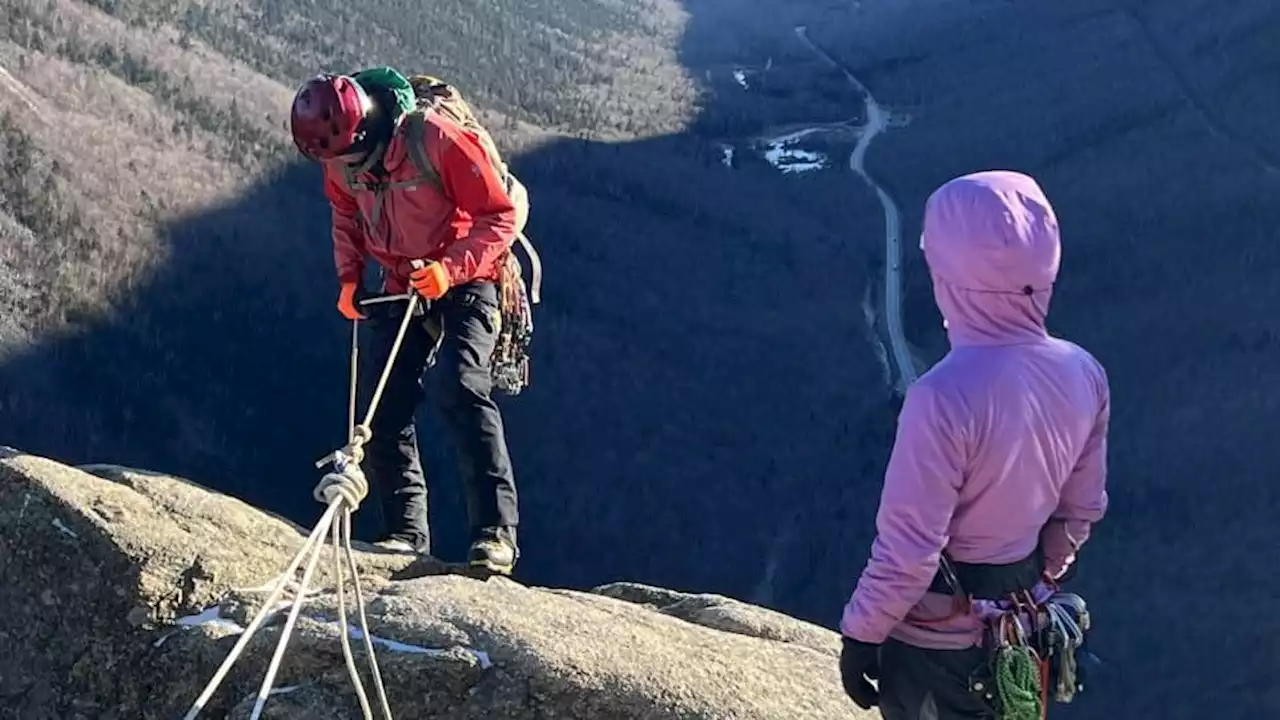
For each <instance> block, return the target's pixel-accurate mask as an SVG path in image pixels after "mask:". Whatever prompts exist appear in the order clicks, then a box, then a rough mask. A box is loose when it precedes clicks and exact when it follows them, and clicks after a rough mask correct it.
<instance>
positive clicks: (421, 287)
mask: <svg viewBox="0 0 1280 720" xmlns="http://www.w3.org/2000/svg"><path fill="white" fill-rule="evenodd" d="M409 282H410V284H412V285H413V289H414V290H417V291H418V294H419V295H421V296H422V297H424V298H426V299H428V300H439V299H440V298H442V297H444V294H445V293H447V292H449V273H448V272H447V271H446V270H445V269H444V266H443V265H441V264H440V263H438V262H433V263H428V264H427V265H425V266H423V267H420V268H418V269H417V270H414V271H413V272H412V273H410V274H409Z"/></svg>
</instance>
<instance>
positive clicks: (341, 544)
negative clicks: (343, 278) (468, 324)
mask: <svg viewBox="0 0 1280 720" xmlns="http://www.w3.org/2000/svg"><path fill="white" fill-rule="evenodd" d="M408 301H409V302H408V307H407V309H406V310H405V314H404V319H403V320H402V321H401V323H400V329H399V332H398V333H397V334H396V339H395V342H394V343H393V344H392V346H391V352H390V354H389V355H388V357H387V362H386V365H385V366H384V367H383V369H382V376H381V377H380V378H379V379H378V385H377V387H376V388H375V389H374V393H373V398H372V399H371V400H370V401H369V408H368V410H367V412H366V414H365V417H364V422H362V423H360V424H359V425H357V424H356V422H355V417H356V382H357V369H358V366H357V363H358V361H359V336H358V331H359V326H360V321H359V320H353V321H352V324H351V392H350V402H349V404H348V412H347V419H348V427H349V428H350V431H349V433H348V435H347V444H346V445H345V446H344V447H342V448H341V449H338V450H335V451H334V452H332V453H330V454H329V455H327V456H325V457H324V458H321V459H320V460H319V461H317V462H316V467H317V468H319V467H323V466H324V465H326V464H328V463H333V466H334V471H333V472H330V473H328V474H326V475H325V476H324V477H323V478H321V480H320V482H319V483H318V484H317V485H316V487H315V490H314V491H313V492H312V496H313V497H315V499H316V500H317V501H319V502H322V503H324V504H325V505H326V506H327V507H326V508H325V511H324V514H323V515H321V516H320V520H319V521H318V522H317V523H316V525H315V527H314V528H312V530H311V534H310V535H308V536H307V539H306V541H305V542H304V543H303V544H302V547H301V548H300V549H299V550H298V552H297V553H296V554H295V555H294V556H293V559H292V560H291V561H290V562H289V567H288V568H286V569H285V571H284V572H283V573H282V574H281V575H280V576H279V577H278V578H277V579H276V581H275V583H274V584H273V585H272V587H271V592H270V593H269V594H268V596H267V599H266V600H265V601H264V602H263V604H262V607H261V609H259V610H258V613H257V614H256V615H255V616H254V618H253V621H252V622H250V623H249V627H248V628H246V629H245V631H244V632H243V633H241V635H240V638H239V639H238V640H237V641H236V644H235V646H234V647H232V648H231V652H230V653H228V654H227V657H226V658H225V659H224V660H223V661H222V665H221V666H219V668H218V670H217V672H215V673H214V675H213V677H212V678H211V679H210V680H209V683H208V684H207V685H206V686H205V688H204V691H203V692H201V693H200V696H199V697H197V698H196V701H195V703H193V704H192V706H191V709H190V710H189V711H188V712H187V714H186V716H185V717H184V720H195V718H196V717H197V716H198V715H199V714H200V711H201V710H202V709H204V707H205V705H207V704H208V702H209V700H210V698H212V697H213V694H214V692H216V691H217V689H218V686H219V685H220V684H221V683H222V681H223V679H224V678H226V676H227V673H228V672H229V671H230V670H231V667H232V666H233V665H234V664H235V662H236V660H238V659H239V658H240V654H241V653H242V652H244V649H245V647H247V646H248V644H249V641H250V639H252V637H253V634H254V633H255V632H257V631H258V628H260V627H261V626H262V624H263V622H264V621H265V620H266V618H267V616H268V615H269V614H270V613H271V609H272V608H273V607H274V606H275V605H276V603H277V602H278V601H279V599H280V597H281V595H283V594H284V591H285V588H286V586H288V585H291V584H293V580H294V576H295V573H297V571H298V567H299V566H300V565H302V564H303V562H304V560H305V562H306V566H305V568H304V569H303V572H302V580H301V582H300V583H298V587H297V590H296V592H295V594H294V599H293V603H292V607H290V609H289V617H288V618H287V619H286V620H285V624H284V629H283V630H282V631H281V633H280V640H279V642H277V643H276V650H275V653H274V654H273V655H272V657H271V664H270V665H269V666H268V667H267V673H266V676H265V677H263V679H262V685H261V686H259V688H258V695H257V699H256V701H255V703H254V706H253V713H252V714H251V715H250V716H249V717H250V720H259V718H260V717H261V715H262V710H263V708H264V707H265V706H266V702H267V698H268V697H269V696H270V695H271V687H272V685H273V683H274V682H275V678H276V674H277V673H278V672H279V670H280V663H281V661H282V660H283V659H284V652H285V648H286V647H287V646H288V644H289V639H290V637H291V636H292V634H293V629H294V626H295V624H296V623H297V621H298V615H299V613H301V611H302V605H303V603H304V602H305V600H306V597H307V594H308V588H309V587H310V584H311V576H312V573H313V572H314V571H315V568H316V565H317V564H318V563H319V561H320V555H321V553H322V552H323V550H324V544H325V541H324V538H325V537H326V536H328V538H329V539H330V541H331V546H332V548H333V571H334V582H335V584H336V588H337V599H338V628H339V631H340V637H341V643H342V655H343V658H344V660H345V661H346V666H347V674H348V675H349V676H350V677H351V682H352V685H354V686H355V691H356V696H357V697H358V698H359V701H360V709H361V711H362V713H363V715H364V719H365V720H373V711H372V709H371V708H370V705H369V699H368V696H367V694H366V692H365V689H364V684H363V683H362V682H361V680H360V673H359V672H358V671H357V669H356V662H355V656H354V654H353V653H352V651H351V642H350V638H349V634H350V627H349V625H348V622H347V607H346V597H345V593H344V590H343V584H344V582H345V573H344V567H343V566H344V564H345V566H346V567H345V570H346V572H349V573H350V575H351V582H352V585H353V588H352V589H353V591H354V594H355V600H356V612H357V614H358V616H359V619H360V629H361V635H362V636H363V638H364V648H365V653H366V654H367V655H368V658H369V669H370V672H371V674H372V675H373V681H374V686H375V688H376V689H377V691H378V704H379V706H380V707H379V709H380V710H381V711H382V716H383V717H384V718H385V719H386V720H393V718H392V716H391V708H390V705H389V704H388V702H387V693H386V688H385V687H384V686H383V683H382V674H381V672H380V671H379V670H378V660H377V657H376V655H375V654H374V649H373V640H372V636H371V635H370V634H369V622H368V617H367V616H366V614H365V607H364V595H363V594H362V593H361V591H360V574H359V569H358V567H357V565H356V560H355V555H354V554H353V553H352V550H351V514H352V513H353V512H355V511H356V510H357V509H359V507H360V503H361V502H362V501H363V500H364V499H365V498H366V497H367V496H368V494H369V481H368V480H367V479H366V478H365V476H364V472H363V471H361V469H360V462H361V461H362V460H363V459H364V445H365V444H366V443H368V442H369V440H370V439H372V438H373V431H372V430H371V429H370V424H371V423H372V421H373V415H374V413H375V412H376V411H377V407H378V403H379V401H380V400H381V399H382V391H383V389H384V388H385V387H386V383H387V378H388V376H389V375H390V374H391V367H392V364H393V363H394V362H395V358H396V356H397V355H398V354H399V352H400V345H401V343H402V342H403V340H404V336H405V333H406V331H407V330H408V328H409V323H410V321H411V320H412V318H413V314H414V311H415V310H416V308H417V302H418V296H417V294H414V293H411V294H410V296H409V298H408ZM344 558H345V561H346V562H345V563H344V562H343V560H344Z"/></svg>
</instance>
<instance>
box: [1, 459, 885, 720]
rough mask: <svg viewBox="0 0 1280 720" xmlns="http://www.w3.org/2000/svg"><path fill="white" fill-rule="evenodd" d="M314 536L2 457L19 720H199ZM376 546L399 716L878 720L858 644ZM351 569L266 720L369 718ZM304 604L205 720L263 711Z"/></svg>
mask: <svg viewBox="0 0 1280 720" xmlns="http://www.w3.org/2000/svg"><path fill="white" fill-rule="evenodd" d="M305 535H306V529H304V528H299V527H297V526H295V525H292V524H291V523H288V522H286V521H284V520H281V519H279V518H277V517H274V516H271V515H269V514H267V513H264V512H262V511H259V510H257V509H255V508H253V507H251V506H249V505H247V504H245V503H242V502H240V501H238V500H235V499H233V498H230V497H226V496H223V495H219V494H217V493H214V492H211V491H208V490H206V489H204V488H201V487H199V486H197V485H194V484H192V483H190V482H187V481H184V480H181V479H178V478H172V477H167V476H163V475H156V474H153V473H147V472H143V471H137V470H131V469H127V468H121V467H115V466H91V467H84V468H72V467H68V466H66V465H62V464H59V463H57V462H54V461H52V460H48V459H44V458H40V457H35V456H31V455H25V454H22V453H19V452H17V451H11V450H5V451H3V452H0V647H3V648H4V653H3V656H0V719H3V720H9V719H10V718H14V719H16V718H22V719H23V720H44V719H45V718H49V719H52V718H59V719H66V720H72V719H78V718H83V719H85V720H88V719H90V718H94V719H97V718H102V719H116V718H118V719H121V720H123V719H125V718H130V719H133V718H147V719H150V718H157V719H159V718H164V719H166V720H168V719H169V718H176V717H181V716H182V715H183V714H184V713H185V712H186V711H187V710H188V708H190V706H191V704H192V703H193V702H194V701H195V699H196V697H197V696H198V695H199V694H200V692H201V690H203V688H204V686H205V684H206V683H207V682H208V681H209V679H210V678H211V677H212V676H213V674H214V672H215V671H216V669H217V667H218V665H219V664H220V663H221V662H222V660H223V658H225V657H226V655H227V653H228V652H229V651H230V649H231V647H232V646H233V645H234V644H235V642H236V640H237V639H238V637H239V636H240V635H241V633H242V632H243V628H244V627H246V626H247V625H248V623H249V621H250V619H251V618H252V617H253V615H254V613H255V612H256V611H257V609H258V608H259V607H261V603H262V602H263V601H264V600H265V598H266V594H267V592H266V590H267V589H268V588H269V586H270V585H271V584H272V583H273V581H274V580H275V579H276V578H277V577H278V576H279V574H280V573H281V572H282V571H283V570H285V568H286V567H287V565H288V563H289V560H290V559H291V558H292V557H293V555H294V553H295V552H297V550H298V549H299V548H300V547H301V545H302V542H303V540H304V539H305ZM356 545H357V546H358V547H357V550H358V552H357V553H356V555H357V564H358V565H359V567H360V570H361V582H362V590H363V591H364V599H365V602H366V605H367V610H368V615H369V623H370V633H371V635H372V636H373V637H374V638H375V640H374V642H375V646H376V647H377V659H378V664H379V667H380V669H381V674H382V677H383V680H384V682H385V685H386V689H387V695H388V698H389V701H390V706H391V710H392V712H393V714H394V716H395V717H396V718H457V719H460V720H461V719H471V718H474V719H476V720H479V719H480V718H486V719H492V720H501V719H504V718H511V719H521V720H523V719H526V718H527V719H529V720H533V719H534V718H538V719H544V720H552V719H560V718H565V719H568V718H586V719H596V718H599V719H601V720H605V719H610V720H613V719H617V720H622V719H624V718H708V719H710V718H725V719H728V718H734V719H747V720H750V719H753V718H759V719H761V720H763V719H765V718H769V719H770V720H774V719H777V720H791V719H796V720H799V719H802V718H823V719H824V720H827V719H832V718H864V717H865V718H872V717H876V715H875V714H872V713H862V712H861V711H859V710H857V708H856V707H854V706H853V705H852V703H850V702H849V701H848V699H846V698H845V697H844V694H843V692H842V691H841V689H840V680H839V675H838V672H837V657H838V655H839V647H840V645H839V638H838V637H837V635H836V634H835V633H833V632H831V631H829V630H825V629H823V628H819V627H817V626H814V625H811V624H808V623H804V622H801V621H798V620H795V619H793V618H790V617H787V616H785V615H781V614H778V613H775V612H772V611H769V610H765V609H763V608H759V607H755V606H751V605H747V604H745V603H740V602H737V601H734V600H731V599H728V598H724V597H720V596H715V595H689V594H684V593H677V592H673V591H669V590H662V589H659V588H650V587H645V586H641V585H633V584H628V583H620V584H614V585H607V586H603V587H600V588H597V589H596V590H594V591H592V592H579V591H570V590H559V589H547V588H531V587H525V586H522V585H520V584H518V583H516V582H514V581H511V580H508V579H504V578H491V579H489V580H487V581H486V580H480V579H475V578H471V577H465V576H461V575H453V574H449V568H448V567H447V566H445V565H444V564H441V563H437V562H435V561H433V560H431V559H429V558H427V559H421V560H418V561H416V562H415V561H411V559H409V558H407V557H405V556H401V555H394V554H382V553H377V552H373V550H374V548H372V547H370V546H365V545H361V544H359V543H357V544H356ZM331 563H332V560H331V559H330V557H329V555H328V554H327V553H326V555H325V556H323V559H322V561H321V563H320V565H319V566H318V567H317V574H316V576H315V577H314V578H313V581H312V583H311V587H312V588H315V589H316V590H315V594H314V595H313V596H312V597H309V598H308V601H307V603H306V605H305V607H304V608H303V610H302V615H301V616H300V618H299V621H298V624H297V627H296V628H295V630H294V633H293V635H292V639H291V641H290V644H289V646H288V650H287V652H286V654H285V656H284V661H283V663H282V666H281V668H280V672H279V674H278V675H277V677H276V680H275V683H274V686H273V687H274V691H273V693H272V695H271V696H270V698H269V700H268V702H267V704H266V708H265V712H264V713H263V715H262V716H263V717H264V718H307V719H308V720H321V719H324V718H334V719H337V718H344V719H345V718H359V717H361V711H360V705H359V703H358V701H357V699H356V694H355V692H354V689H353V686H352V683H351V681H350V679H349V677H348V675H347V670H346V666H345V663H344V659H343V655H342V650H341V645H340V642H339V638H340V633H341V630H340V627H339V625H338V623H337V622H336V618H337V617H338V611H337V598H336V594H335V593H334V585H333V582H332V580H333V577H334V576H333V574H332V573H331V572H330V567H331ZM347 587H348V588H350V582H349V581H348V584H347ZM286 599H292V596H287V597H286ZM352 604H353V601H352V596H351V593H350V591H348V593H347V607H348V612H350V610H351V607H352ZM286 614H287V611H286V610H278V611H277V612H276V613H274V614H273V615H272V616H271V618H272V619H271V620H269V621H268V623H267V624H266V625H264V626H263V627H262V628H261V629H259V630H258V632H257V633H256V634H255V635H254V636H253V639H252V641H250V643H249V644H248V645H247V646H246V649H245V651H244V653H243V654H242V655H241V657H240V659H239V661H238V662H237V663H236V664H235V665H234V666H233V667H232V669H231V671H230V673H229V674H228V676H227V677H226V679H225V680H224V681H223V682H222V684H221V686H220V687H219V690H218V692H217V693H216V694H215V696H214V698H213V700H212V701H211V702H210V704H209V705H208V706H206V708H205V709H204V711H203V712H202V713H201V715H200V717H202V718H248V717H249V716H250V712H251V710H252V708H253V705H254V699H255V696H256V694H257V692H258V687H259V685H260V683H261V681H262V678H263V675H264V673H265V672H266V669H267V665H268V663H269V662H270V659H271V656H272V653H273V652H274V650H275V646H276V642H277V641H278V640H279V637H280V632H281V629H282V626H283V624H284V623H283V619H284V617H285V615H286ZM351 622H352V627H358V626H357V625H356V624H355V620H354V619H352V621H351ZM352 635H353V639H352V648H353V649H354V651H355V659H356V663H357V666H358V667H360V668H361V672H362V674H363V677H364V685H365V687H366V689H367V691H368V693H369V698H370V701H371V703H372V704H373V706H374V716H375V717H380V715H379V713H378V710H377V699H376V694H375V691H374V686H373V683H372V681H371V680H370V678H369V674H368V672H367V667H368V666H367V661H366V659H365V656H364V650H363V641H362V640H360V639H359V633H358V631H355V632H353V633H352Z"/></svg>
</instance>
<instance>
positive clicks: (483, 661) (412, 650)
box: [316, 618, 493, 670]
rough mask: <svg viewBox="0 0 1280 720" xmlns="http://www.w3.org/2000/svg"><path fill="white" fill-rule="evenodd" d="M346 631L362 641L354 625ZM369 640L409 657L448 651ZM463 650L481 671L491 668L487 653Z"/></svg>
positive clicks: (439, 655)
mask: <svg viewBox="0 0 1280 720" xmlns="http://www.w3.org/2000/svg"><path fill="white" fill-rule="evenodd" d="M316 619H317V620H318V619H319V618H316ZM330 624H332V625H336V624H337V623H332V622H331V623H330ZM347 630H348V633H349V634H350V635H351V638H352V639H353V640H363V639H364V633H363V632H361V631H360V628H358V627H356V626H355V625H351V624H350V623H348V624H347ZM369 640H370V641H371V642H373V643H374V644H376V645H381V646H382V647H384V648H386V649H388V650H390V651H391V652H398V653H409V654H411V655H430V656H433V657H441V656H443V655H446V654H448V651H446V650H440V649H437V648H427V647H422V646H421V645H410V644H408V643H402V642H397V641H395V640H388V639H386V638H380V637H378V636H377V635H370V636H369ZM463 650H466V651H467V652H469V653H471V654H472V655H474V656H475V658H476V659H477V660H479V661H480V668H481V669H482V670H488V669H489V668H491V667H493V661H492V660H490V659H489V653H487V652H484V651H483V650H476V649H473V648H469V647H464V648H463Z"/></svg>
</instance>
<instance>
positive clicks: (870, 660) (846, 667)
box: [840, 638, 880, 710]
mask: <svg viewBox="0 0 1280 720" xmlns="http://www.w3.org/2000/svg"><path fill="white" fill-rule="evenodd" d="M879 677H880V644H879V643H866V642H862V641H860V640H854V639H852V638H844V647H843V648H842V649H841V651H840V680H841V682H843V683H844V692H845V694H846V695H848V696H849V699H851V700H853V702H854V703H855V704H856V705H857V706H858V707H860V708H862V709H863V710H870V709H871V708H873V707H875V706H876V705H879V704H880V693H879V691H877V690H876V688H875V686H873V685H872V684H871V683H869V682H867V681H868V680H877V679H879Z"/></svg>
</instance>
